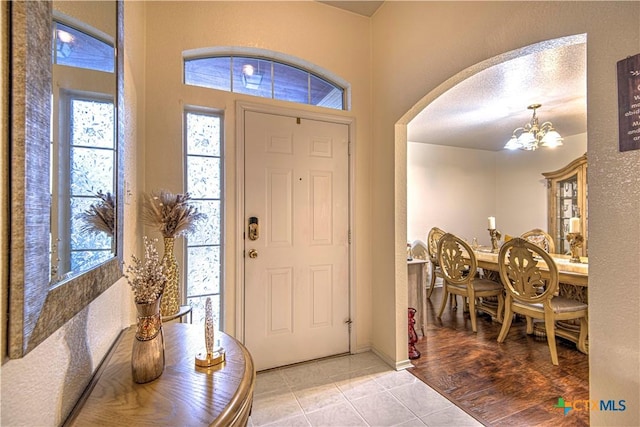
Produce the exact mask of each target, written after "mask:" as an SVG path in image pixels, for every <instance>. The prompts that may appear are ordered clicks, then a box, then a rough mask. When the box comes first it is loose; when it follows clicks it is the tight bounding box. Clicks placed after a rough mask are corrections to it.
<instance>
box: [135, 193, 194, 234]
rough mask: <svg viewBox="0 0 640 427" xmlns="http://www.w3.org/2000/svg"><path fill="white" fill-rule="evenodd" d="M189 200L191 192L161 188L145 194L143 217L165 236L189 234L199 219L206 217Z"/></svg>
mask: <svg viewBox="0 0 640 427" xmlns="http://www.w3.org/2000/svg"><path fill="white" fill-rule="evenodd" d="M189 200H191V196H190V195H189V193H184V194H173V193H171V192H169V191H166V190H160V191H154V192H152V193H151V194H145V195H144V200H143V219H144V220H145V222H146V223H147V224H149V225H151V226H154V227H157V228H158V230H160V233H161V234H162V236H163V237H178V236H180V235H183V234H189V233H191V232H192V231H194V229H195V226H196V223H197V222H198V221H199V220H201V219H204V218H206V215H205V214H203V213H201V212H198V209H197V208H196V207H195V206H193V205H192V204H190V203H189Z"/></svg>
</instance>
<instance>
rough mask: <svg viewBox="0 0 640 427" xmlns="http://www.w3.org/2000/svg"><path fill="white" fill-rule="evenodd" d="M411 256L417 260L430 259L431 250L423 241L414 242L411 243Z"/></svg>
mask: <svg viewBox="0 0 640 427" xmlns="http://www.w3.org/2000/svg"><path fill="white" fill-rule="evenodd" d="M411 256H412V257H413V258H415V259H423V260H428V259H429V250H428V249H427V245H426V244H425V243H424V242H423V241H422V240H414V241H413V242H412V243H411Z"/></svg>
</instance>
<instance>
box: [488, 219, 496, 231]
mask: <svg viewBox="0 0 640 427" xmlns="http://www.w3.org/2000/svg"><path fill="white" fill-rule="evenodd" d="M489 229H490V230H495V229H496V217H495V216H490V217H489Z"/></svg>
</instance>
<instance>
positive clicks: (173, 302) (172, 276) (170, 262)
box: [160, 237, 180, 316]
mask: <svg viewBox="0 0 640 427" xmlns="http://www.w3.org/2000/svg"><path fill="white" fill-rule="evenodd" d="M175 240H176V239H175V237H165V238H164V256H163V257H162V264H163V265H164V269H165V271H164V273H165V274H166V276H167V283H166V285H165V287H164V292H163V293H162V304H161V306H160V312H161V313H162V315H163V316H171V315H172V314H176V313H177V312H178V311H179V310H180V288H179V283H178V282H179V281H180V280H179V279H180V271H179V270H178V260H176V256H175V254H174V253H173V245H174V243H175Z"/></svg>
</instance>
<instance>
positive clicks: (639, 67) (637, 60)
mask: <svg viewBox="0 0 640 427" xmlns="http://www.w3.org/2000/svg"><path fill="white" fill-rule="evenodd" d="M618 123H619V137H620V151H629V150H638V149H640V54H637V55H634V56H630V57H628V58H626V59H623V60H621V61H618Z"/></svg>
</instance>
